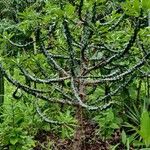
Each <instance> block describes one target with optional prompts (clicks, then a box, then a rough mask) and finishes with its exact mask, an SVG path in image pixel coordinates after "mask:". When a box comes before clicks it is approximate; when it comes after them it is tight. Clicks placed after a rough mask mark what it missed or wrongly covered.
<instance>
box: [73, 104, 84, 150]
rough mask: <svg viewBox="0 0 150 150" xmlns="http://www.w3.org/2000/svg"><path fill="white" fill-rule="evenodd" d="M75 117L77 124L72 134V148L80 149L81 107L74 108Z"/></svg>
mask: <svg viewBox="0 0 150 150" xmlns="http://www.w3.org/2000/svg"><path fill="white" fill-rule="evenodd" d="M76 119H77V120H78V126H77V128H76V132H75V135H74V140H73V145H72V150H82V149H81V147H82V141H83V136H84V131H83V110H82V107H78V108H77V110H76Z"/></svg>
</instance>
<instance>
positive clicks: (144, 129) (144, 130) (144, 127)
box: [139, 110, 150, 147]
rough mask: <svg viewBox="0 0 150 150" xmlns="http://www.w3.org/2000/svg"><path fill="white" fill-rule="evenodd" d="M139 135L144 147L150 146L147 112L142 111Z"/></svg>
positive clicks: (149, 117) (149, 127) (149, 121)
mask: <svg viewBox="0 0 150 150" xmlns="http://www.w3.org/2000/svg"><path fill="white" fill-rule="evenodd" d="M139 133H140V135H141V136H142V138H143V140H144V142H145V144H146V146H147V147H148V146H149V145H150V116H149V113H148V111H146V110H145V111H144V112H143V114H142V116H141V124H140V132H139Z"/></svg>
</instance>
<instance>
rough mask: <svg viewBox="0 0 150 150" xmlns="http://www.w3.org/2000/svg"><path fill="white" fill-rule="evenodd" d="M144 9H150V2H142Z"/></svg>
mask: <svg viewBox="0 0 150 150" xmlns="http://www.w3.org/2000/svg"><path fill="white" fill-rule="evenodd" d="M142 8H143V9H144V10H148V9H150V1H149V0H142Z"/></svg>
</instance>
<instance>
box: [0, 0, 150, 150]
mask: <svg viewBox="0 0 150 150" xmlns="http://www.w3.org/2000/svg"><path fill="white" fill-rule="evenodd" d="M146 7H147V6H146ZM146 7H145V6H144V5H143V2H139V1H134V2H133V1H127V2H122V3H120V2H117V1H112V2H110V1H107V0H97V1H96V0H95V1H93V0H89V1H85V0H79V1H69V0H68V1H67V0H66V1H57V0H55V1H40V2H38V1H37V2H36V3H34V4H33V5H31V6H30V7H28V8H26V9H25V10H24V11H23V12H21V13H18V22H17V23H16V25H15V26H13V27H12V28H13V30H11V26H10V28H7V29H5V30H4V32H3V34H2V35H1V36H2V40H1V41H2V42H5V43H6V44H10V45H11V47H12V49H11V50H14V49H17V51H18V53H17V55H15V56H10V57H9V60H8V57H7V58H6V57H5V59H3V61H1V66H0V68H1V71H2V72H3V75H4V76H5V78H6V79H7V80H8V81H9V82H10V83H12V84H13V85H14V86H16V87H17V89H16V91H15V93H14V94H13V95H14V96H15V97H17V91H18V89H20V90H22V91H24V92H26V93H28V94H31V95H33V96H35V97H36V108H37V112H38V113H39V115H40V116H41V117H42V118H43V119H44V120H45V121H47V122H49V123H51V124H57V125H63V124H65V122H63V120H62V121H58V120H50V119H49V118H47V117H46V116H44V115H43V114H42V112H41V110H40V108H39V104H38V101H39V100H40V99H41V100H44V101H47V102H48V103H50V104H51V105H52V104H53V105H55V104H57V105H59V106H60V107H64V106H71V107H74V108H75V110H76V114H75V117H76V119H77V121H78V126H77V128H76V131H75V135H74V142H73V145H72V149H73V150H77V149H78V150H79V149H81V144H82V138H83V137H84V129H83V128H82V124H83V119H84V114H85V113H84V112H85V110H88V111H91V112H92V111H99V110H103V109H107V108H108V107H110V106H112V104H113V105H117V101H115V100H116V96H119V94H118V93H119V91H121V90H122V89H124V88H125V87H127V85H128V84H130V82H132V81H133V80H136V79H138V78H139V77H141V76H142V77H145V76H149V75H148V74H147V73H146V71H148V67H147V66H148V63H149V56H150V52H149V50H148V49H149V40H150V39H149V37H148V34H149V33H148V32H149V28H147V24H148V20H147V8H146ZM11 50H10V51H11ZM6 60H7V61H6ZM7 66H9V67H11V69H9V70H10V71H12V69H13V67H14V70H15V71H17V72H19V79H18V78H15V77H12V76H11V75H10V74H9V71H8V69H6V68H7ZM23 80H25V81H23ZM33 83H34V84H33Z"/></svg>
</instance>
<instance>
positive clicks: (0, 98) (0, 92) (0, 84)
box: [0, 70, 4, 122]
mask: <svg viewBox="0 0 150 150" xmlns="http://www.w3.org/2000/svg"><path fill="white" fill-rule="evenodd" d="M3 103H4V76H3V73H2V71H1V70H0V122H2V121H3V119H2V117H1V115H2V105H3Z"/></svg>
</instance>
